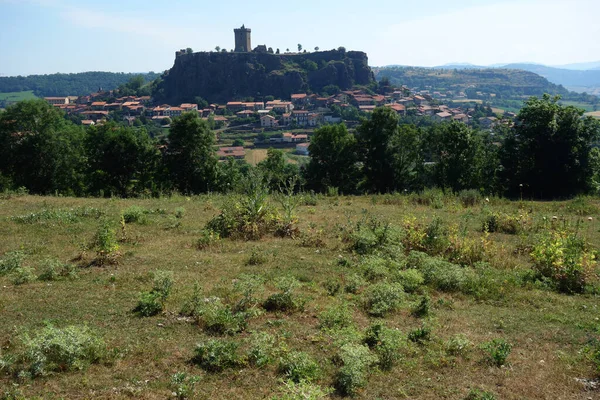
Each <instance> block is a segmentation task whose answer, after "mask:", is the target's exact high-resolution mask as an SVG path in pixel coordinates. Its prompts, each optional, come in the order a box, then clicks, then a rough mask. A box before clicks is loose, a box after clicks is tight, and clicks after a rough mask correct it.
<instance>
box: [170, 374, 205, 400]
mask: <svg viewBox="0 0 600 400" xmlns="http://www.w3.org/2000/svg"><path fill="white" fill-rule="evenodd" d="M199 381H200V377H199V376H196V375H188V374H186V373H185V372H177V373H175V374H173V375H172V376H171V382H170V386H171V390H172V391H173V394H174V396H175V398H176V399H179V400H185V399H190V398H192V396H194V390H195V387H196V384H197V383H198V382H199Z"/></svg>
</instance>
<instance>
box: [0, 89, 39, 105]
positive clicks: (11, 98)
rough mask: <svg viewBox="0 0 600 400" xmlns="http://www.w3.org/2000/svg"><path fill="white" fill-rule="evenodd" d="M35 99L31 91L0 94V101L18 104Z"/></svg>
mask: <svg viewBox="0 0 600 400" xmlns="http://www.w3.org/2000/svg"><path fill="white" fill-rule="evenodd" d="M36 98H37V97H36V96H35V95H34V94H33V90H27V91H24V92H7V93H0V101H8V102H15V103H16V102H18V101H23V100H33V99H36Z"/></svg>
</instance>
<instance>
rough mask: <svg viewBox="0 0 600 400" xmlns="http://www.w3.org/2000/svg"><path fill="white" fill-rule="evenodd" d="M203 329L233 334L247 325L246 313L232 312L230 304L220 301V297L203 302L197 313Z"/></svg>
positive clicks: (219, 333) (216, 332)
mask: <svg viewBox="0 0 600 400" xmlns="http://www.w3.org/2000/svg"><path fill="white" fill-rule="evenodd" d="M198 317H199V319H200V320H201V322H202V324H203V325H204V329H206V330H207V331H208V332H210V333H214V334H218V335H225V334H227V335H233V334H236V333H239V332H242V331H244V330H245V329H246V327H247V326H248V315H247V314H246V313H244V312H234V311H233V310H232V309H231V307H230V306H228V305H225V304H223V303H221V300H220V299H211V301H206V302H204V305H203V306H202V307H201V309H200V311H199V315H198Z"/></svg>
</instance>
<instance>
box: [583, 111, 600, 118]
mask: <svg viewBox="0 0 600 400" xmlns="http://www.w3.org/2000/svg"><path fill="white" fill-rule="evenodd" d="M585 115H589V116H591V117H594V118H600V111H592V112H588V113H585Z"/></svg>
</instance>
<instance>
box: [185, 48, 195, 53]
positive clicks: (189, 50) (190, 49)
mask: <svg viewBox="0 0 600 400" xmlns="http://www.w3.org/2000/svg"><path fill="white" fill-rule="evenodd" d="M185 52H186V53H187V54H192V53H193V52H194V50H192V48H191V47H188V48H187V49H185Z"/></svg>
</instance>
